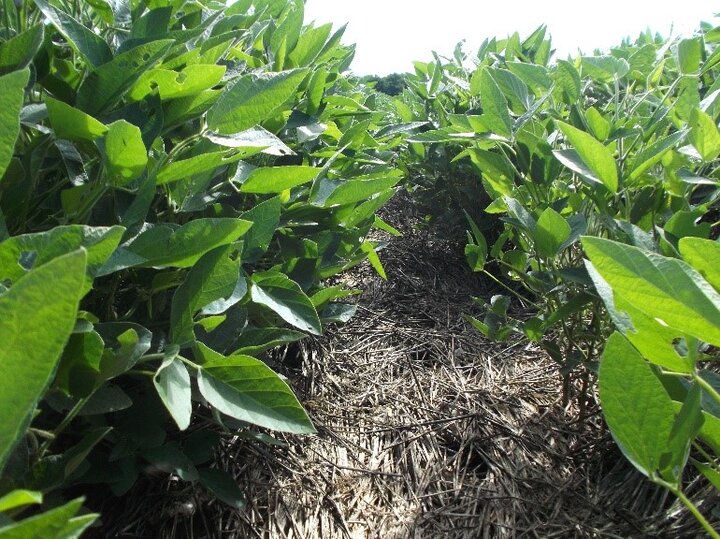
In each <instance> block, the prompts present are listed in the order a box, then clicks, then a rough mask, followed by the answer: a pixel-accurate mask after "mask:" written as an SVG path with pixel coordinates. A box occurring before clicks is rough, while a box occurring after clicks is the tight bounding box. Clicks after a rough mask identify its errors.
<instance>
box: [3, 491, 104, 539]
mask: <svg viewBox="0 0 720 539" xmlns="http://www.w3.org/2000/svg"><path fill="white" fill-rule="evenodd" d="M82 503H83V499H82V498H78V499H77V500H73V501H71V502H68V503H66V504H65V505H61V506H60V507H56V508H55V509H51V510H49V511H45V512H44V513H40V514H39V515H35V516H32V517H29V518H26V519H25V520H21V521H20V522H16V523H12V524H8V525H7V526H2V527H0V537H2V539H41V538H45V537H57V538H62V539H66V538H67V539H69V538H72V537H79V536H80V533H81V532H82V531H83V530H84V529H85V528H87V527H88V526H89V525H90V524H92V522H93V521H94V520H95V519H96V518H97V517H98V515H86V516H82V517H75V515H76V514H77V513H78V512H79V511H80V509H81V508H82ZM74 517H75V518H74Z"/></svg>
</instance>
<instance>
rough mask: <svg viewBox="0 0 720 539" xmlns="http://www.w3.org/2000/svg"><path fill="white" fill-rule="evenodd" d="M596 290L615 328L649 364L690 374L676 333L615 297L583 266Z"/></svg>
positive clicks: (594, 270) (596, 274)
mask: <svg viewBox="0 0 720 539" xmlns="http://www.w3.org/2000/svg"><path fill="white" fill-rule="evenodd" d="M586 267H587V271H588V274H589V275H590V277H591V278H592V281H593V283H594V285H595V289H596V290H597V292H598V294H600V297H601V298H602V300H603V302H604V303H605V308H606V309H607V311H608V313H609V314H610V318H611V320H612V322H613V324H615V327H616V328H617V329H618V330H619V331H620V332H621V333H622V334H623V335H624V336H625V338H626V339H627V340H629V341H630V342H631V343H632V345H633V346H634V347H635V348H637V350H638V351H639V352H640V353H641V354H642V355H643V357H645V358H646V359H647V360H648V361H650V362H651V363H653V364H655V365H660V366H661V367H664V368H666V369H668V370H670V371H675V372H685V373H691V372H692V371H693V369H694V368H695V366H694V365H693V364H692V362H691V361H690V360H689V359H688V358H687V357H684V356H681V355H680V354H679V353H678V351H677V348H676V346H675V342H676V340H677V338H678V332H677V331H675V330H673V329H672V328H669V327H667V326H664V325H662V324H660V323H659V322H658V321H657V320H656V319H655V318H654V317H652V316H648V315H647V314H645V313H644V312H642V311H641V310H639V309H638V308H637V307H636V306H635V305H634V304H633V303H631V302H629V301H627V300H626V299H625V298H624V297H622V296H617V297H616V296H615V295H614V294H613V290H612V288H611V287H610V285H609V284H608V283H607V282H606V281H605V280H604V279H603V277H602V276H601V275H600V274H599V273H598V272H597V270H596V269H595V267H594V266H593V265H592V263H589V262H588V263H587V264H586Z"/></svg>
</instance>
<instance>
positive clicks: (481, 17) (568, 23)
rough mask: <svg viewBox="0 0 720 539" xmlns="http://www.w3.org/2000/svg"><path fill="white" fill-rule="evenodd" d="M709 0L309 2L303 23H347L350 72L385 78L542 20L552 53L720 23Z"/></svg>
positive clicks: (719, 7)
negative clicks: (415, 63)
mask: <svg viewBox="0 0 720 539" xmlns="http://www.w3.org/2000/svg"><path fill="white" fill-rule="evenodd" d="M716 12H720V3H718V2H715V1H714V0H680V1H678V0H673V1H670V0H655V1H653V0H602V1H598V0H595V1H593V2H588V1H587V0H585V1H583V0H575V1H572V0H534V1H533V0H493V1H492V2H488V1H487V0H485V1H484V0H474V1H473V0H306V5H305V21H306V22H309V21H312V20H315V21H317V23H326V22H332V23H333V26H334V28H339V27H340V25H342V24H344V23H346V22H347V23H348V28H347V30H346V32H345V37H344V39H343V42H344V43H348V44H349V43H355V44H356V45H357V48H356V53H355V60H354V62H353V64H352V67H351V69H352V71H354V72H355V73H356V74H358V75H371V74H373V75H387V74H389V73H394V72H400V73H402V72H405V71H412V70H413V64H412V62H413V61H414V60H421V61H425V62H428V61H431V60H432V51H433V50H434V51H436V52H437V53H438V54H440V55H443V56H451V55H452V52H453V50H454V48H455V44H456V43H457V42H458V41H460V40H463V39H464V40H465V41H466V45H465V49H466V50H467V51H470V52H474V51H476V50H477V48H478V46H479V45H480V43H482V41H483V39H485V38H492V37H498V38H504V37H507V36H508V35H510V34H512V33H513V32H516V31H517V32H520V37H521V38H523V37H527V36H528V35H529V34H530V33H531V32H532V31H533V30H534V29H535V28H537V27H538V26H540V25H541V24H546V25H547V26H548V30H549V32H550V35H551V36H552V38H553V46H554V48H556V49H557V52H556V56H555V57H556V58H557V57H561V58H564V57H566V56H567V55H568V54H572V55H574V54H576V53H577V52H578V49H581V50H582V51H584V52H592V51H593V50H594V49H596V48H599V49H608V48H609V47H611V46H614V45H618V44H619V43H620V42H621V40H622V39H623V38H624V37H627V36H630V37H632V38H635V37H637V35H638V34H639V33H640V32H642V31H643V30H645V29H647V28H650V29H651V30H652V31H653V32H660V33H661V34H662V35H663V36H668V35H670V33H671V30H672V35H673V36H676V35H691V34H692V32H693V31H694V30H695V29H697V28H698V26H699V23H700V21H708V22H714V23H715V24H717V25H720V19H715V18H714V16H713V15H714V13H716Z"/></svg>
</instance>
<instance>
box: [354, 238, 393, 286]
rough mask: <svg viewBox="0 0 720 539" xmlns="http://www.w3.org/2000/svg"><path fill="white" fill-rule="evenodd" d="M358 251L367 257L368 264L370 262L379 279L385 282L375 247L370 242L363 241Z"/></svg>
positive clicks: (383, 271)
mask: <svg viewBox="0 0 720 539" xmlns="http://www.w3.org/2000/svg"><path fill="white" fill-rule="evenodd" d="M360 249H361V250H362V251H363V252H364V253H365V254H366V255H367V259H368V262H370V265H371V266H372V267H373V269H374V270H375V273H377V274H378V275H379V276H380V278H382V279H383V280H385V281H387V274H386V273H385V268H384V267H383V265H382V261H381V260H380V257H379V256H378V254H377V250H376V249H375V245H373V243H372V242H370V241H364V242H363V243H362V245H360Z"/></svg>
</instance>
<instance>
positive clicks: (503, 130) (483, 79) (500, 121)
mask: <svg viewBox="0 0 720 539" xmlns="http://www.w3.org/2000/svg"><path fill="white" fill-rule="evenodd" d="M479 89H480V101H481V104H482V108H483V115H482V117H483V119H484V121H485V123H486V124H487V126H488V127H489V128H490V129H491V130H492V132H493V133H496V134H498V135H502V136H503V137H510V136H511V135H512V118H510V113H509V112H508V105H507V100H506V99H505V96H504V95H503V93H502V90H500V87H499V86H498V84H497V82H495V79H494V78H493V76H492V74H491V73H490V69H489V68H481V72H480V83H479Z"/></svg>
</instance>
